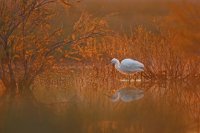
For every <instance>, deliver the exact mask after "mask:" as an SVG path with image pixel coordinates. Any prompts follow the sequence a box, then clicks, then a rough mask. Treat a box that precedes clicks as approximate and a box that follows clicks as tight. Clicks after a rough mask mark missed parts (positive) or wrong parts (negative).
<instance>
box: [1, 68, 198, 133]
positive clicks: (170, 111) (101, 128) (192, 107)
mask: <svg viewBox="0 0 200 133" xmlns="http://www.w3.org/2000/svg"><path fill="white" fill-rule="evenodd" d="M104 74H105V75H104ZM107 75H108V76H107ZM109 75H110V76H109ZM124 78H126V77H124V76H122V75H120V74H115V73H114V74H110V73H109V72H108V73H107V72H106V71H103V70H95V69H92V71H91V70H78V71H77V70H74V69H70V70H67V72H66V73H63V72H56V73H55V72H50V73H48V74H43V75H40V76H39V78H37V79H36V81H35V83H34V86H33V88H32V91H31V92H29V93H24V94H19V95H16V96H14V97H11V96H9V95H3V94H1V95H2V96H1V101H0V133H134V132H137V133H200V84H199V83H198V82H197V81H176V82H175V81H144V82H139V81H137V82H131V83H127V82H124V80H122V79H124ZM118 96H119V97H118Z"/></svg>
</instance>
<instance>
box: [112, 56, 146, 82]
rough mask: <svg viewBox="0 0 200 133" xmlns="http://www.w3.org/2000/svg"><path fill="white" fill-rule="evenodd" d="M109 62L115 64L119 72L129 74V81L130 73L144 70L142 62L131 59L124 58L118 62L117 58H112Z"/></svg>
mask: <svg viewBox="0 0 200 133" xmlns="http://www.w3.org/2000/svg"><path fill="white" fill-rule="evenodd" d="M111 63H112V64H114V65H115V68H116V69H117V70H118V71H119V72H120V73H122V74H128V75H129V82H130V75H131V74H133V73H136V72H142V71H144V64H142V63H141V62H139V61H137V60H133V59H124V60H122V61H121V63H120V62H119V60H118V59H116V58H113V59H112V60H111Z"/></svg>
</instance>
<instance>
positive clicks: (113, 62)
mask: <svg viewBox="0 0 200 133" xmlns="http://www.w3.org/2000/svg"><path fill="white" fill-rule="evenodd" d="M118 62H119V60H118V59H116V58H113V59H112V60H111V64H116V63H118Z"/></svg>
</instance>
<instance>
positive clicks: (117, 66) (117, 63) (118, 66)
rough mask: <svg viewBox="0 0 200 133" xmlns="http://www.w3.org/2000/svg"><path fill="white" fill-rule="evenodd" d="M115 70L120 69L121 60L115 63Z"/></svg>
mask: <svg viewBox="0 0 200 133" xmlns="http://www.w3.org/2000/svg"><path fill="white" fill-rule="evenodd" d="M115 68H116V69H117V70H119V69H120V62H119V60H117V62H116V63H115Z"/></svg>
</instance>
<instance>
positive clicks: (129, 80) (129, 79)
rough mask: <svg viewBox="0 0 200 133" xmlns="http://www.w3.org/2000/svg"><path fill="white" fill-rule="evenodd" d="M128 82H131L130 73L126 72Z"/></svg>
mask: <svg viewBox="0 0 200 133" xmlns="http://www.w3.org/2000/svg"><path fill="white" fill-rule="evenodd" d="M128 83H129V84H130V83H131V75H130V74H128Z"/></svg>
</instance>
